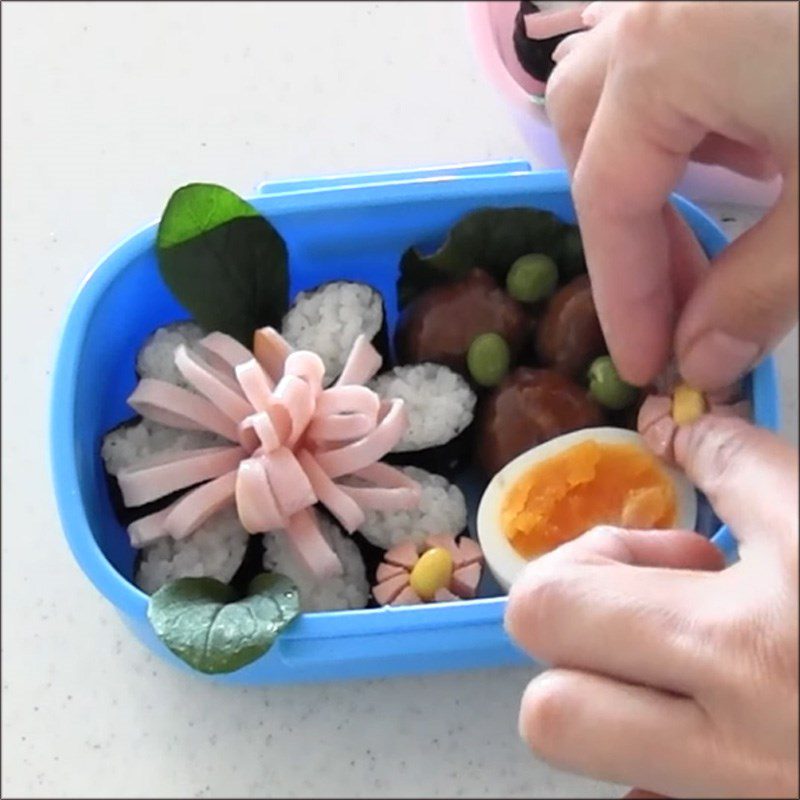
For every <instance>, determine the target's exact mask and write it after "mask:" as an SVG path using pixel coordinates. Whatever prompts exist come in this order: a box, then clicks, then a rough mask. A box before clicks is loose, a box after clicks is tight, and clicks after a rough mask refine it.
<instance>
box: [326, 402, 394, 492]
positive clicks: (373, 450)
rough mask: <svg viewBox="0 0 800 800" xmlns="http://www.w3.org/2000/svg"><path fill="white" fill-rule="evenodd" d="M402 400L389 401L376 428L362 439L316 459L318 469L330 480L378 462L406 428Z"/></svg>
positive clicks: (329, 451)
mask: <svg viewBox="0 0 800 800" xmlns="http://www.w3.org/2000/svg"><path fill="white" fill-rule="evenodd" d="M407 422H408V420H407V416H406V411H405V407H404V404H403V401H402V400H392V401H391V402H390V403H389V404H388V406H387V407H386V413H385V414H384V416H383V418H382V419H380V421H379V422H378V425H377V427H376V428H374V429H373V430H372V431H371V432H370V433H368V434H367V435H366V436H365V437H364V438H363V439H359V440H358V441H357V442H353V443H352V444H348V445H345V446H344V447H340V448H338V449H334V450H328V451H327V452H324V453H320V454H319V455H318V456H317V461H318V462H319V465H320V466H321V467H322V468H323V469H324V470H325V472H327V473H328V475H330V477H331V478H339V477H341V476H342V475H349V474H352V473H354V472H358V471H359V470H362V469H364V468H365V467H368V466H370V465H371V464H374V463H375V462H376V461H380V459H382V458H383V457H384V456H385V455H386V454H387V453H388V452H389V451H390V450H391V449H392V448H393V447H394V446H395V445H396V444H397V443H398V442H399V441H400V439H401V438H402V436H403V432H404V431H405V429H406V425H407Z"/></svg>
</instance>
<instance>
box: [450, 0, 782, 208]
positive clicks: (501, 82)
mask: <svg viewBox="0 0 800 800" xmlns="http://www.w3.org/2000/svg"><path fill="white" fill-rule="evenodd" d="M465 5H466V9H467V19H468V25H469V32H470V36H471V39H472V44H473V47H474V48H475V53H476V55H477V57H478V63H479V64H480V66H481V67H482V68H483V71H484V73H485V74H486V76H487V78H488V79H489V82H490V83H491V84H492V85H493V86H494V87H495V89H496V90H497V91H498V93H499V94H500V96H501V97H502V98H503V100H504V102H505V105H506V108H507V109H508V111H509V113H510V114H511V117H512V119H513V120H514V123H515V124H516V126H517V129H518V130H519V132H520V134H521V135H522V138H523V141H524V143H525V146H526V148H527V151H528V155H529V157H530V160H531V162H532V163H533V165H534V166H535V167H538V168H542V169H563V168H564V160H563V158H562V157H561V152H560V150H559V147H558V141H557V139H556V136H555V134H554V132H553V129H552V127H551V126H550V123H549V121H548V119H547V115H546V114H545V110H544V106H543V105H542V104H541V102H537V101H536V100H535V99H533V95H534V94H538V93H540V92H541V84H540V83H539V82H538V81H536V80H534V79H533V78H531V77H530V76H529V75H528V74H527V73H526V72H525V71H524V70H523V69H522V67H521V66H520V64H519V62H518V60H517V57H516V54H515V53H514V44H513V40H512V34H513V30H514V17H515V15H516V13H517V9H518V8H519V3H517V2H516V0H511V1H510V2H509V1H508V0H491V1H490V2H467V3H466V4H465ZM576 5H580V3H576ZM780 185H781V182H780V179H779V178H776V179H775V180H773V181H769V182H763V181H755V180H752V179H750V178H744V177H742V176H740V175H737V174H736V173H734V172H731V171H730V170H727V169H723V168H722V167H712V166H707V165H704V164H690V165H689V168H688V169H687V171H686V174H685V175H684V178H683V180H682V181H681V183H680V184H679V185H678V187H677V191H678V192H680V193H681V194H684V195H686V196H688V197H690V198H692V199H693V200H696V201H699V202H709V203H714V202H725V203H741V204H743V205H754V206H761V207H766V206H770V205H772V204H773V203H774V202H775V200H776V199H777V197H778V193H779V191H780Z"/></svg>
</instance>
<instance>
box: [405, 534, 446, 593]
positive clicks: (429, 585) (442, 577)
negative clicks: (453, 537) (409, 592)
mask: <svg viewBox="0 0 800 800" xmlns="http://www.w3.org/2000/svg"><path fill="white" fill-rule="evenodd" d="M452 577H453V557H452V556H451V555H450V553H448V552H447V550H445V549H444V548H443V547H432V548H431V549H430V550H426V551H425V552H424V553H423V554H422V555H421V556H420V557H419V561H417V563H416V564H414V569H412V570H411V588H412V589H413V590H414V591H415V592H416V593H417V594H418V595H419V596H420V597H421V598H422V599H423V600H425V601H428V602H429V601H431V600H433V597H434V595H435V594H436V592H437V591H438V590H439V589H446V588H447V587H448V586H449V585H450V579H451V578H452Z"/></svg>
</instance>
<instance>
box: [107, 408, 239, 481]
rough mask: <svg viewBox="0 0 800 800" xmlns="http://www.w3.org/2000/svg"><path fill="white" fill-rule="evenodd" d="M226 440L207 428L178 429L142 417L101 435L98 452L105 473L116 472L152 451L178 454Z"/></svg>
mask: <svg viewBox="0 0 800 800" xmlns="http://www.w3.org/2000/svg"><path fill="white" fill-rule="evenodd" d="M226 443H227V444H230V442H227V440H226V439H223V438H222V437H221V436H217V434H216V433H211V432H210V431H180V430H177V429H176V428H169V427H167V426H166V425H161V424H160V423H158V422H152V421H150V420H148V419H143V420H140V421H139V422H137V423H136V424H135V425H123V426H121V427H119V428H114V430H112V431H109V432H108V433H107V434H106V435H105V436H104V437H103V446H102V449H101V451H100V452H101V455H102V457H103V461H104V462H105V467H106V472H108V473H109V474H110V475H116V474H117V473H118V472H119V471H120V470H121V469H123V468H124V467H129V466H131V465H132V464H135V463H136V462H138V461H141V459H143V458H146V457H147V456H151V455H153V454H155V453H182V452H184V451H186V450H195V449H197V448H198V447H214V446H217V445H221V444H226Z"/></svg>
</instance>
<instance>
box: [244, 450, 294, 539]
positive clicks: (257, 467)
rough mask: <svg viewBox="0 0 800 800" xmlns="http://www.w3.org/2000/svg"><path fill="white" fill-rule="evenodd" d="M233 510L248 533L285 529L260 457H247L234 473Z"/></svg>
mask: <svg viewBox="0 0 800 800" xmlns="http://www.w3.org/2000/svg"><path fill="white" fill-rule="evenodd" d="M235 491H236V510H237V512H238V514H239V521H240V522H241V523H242V527H243V528H244V529H245V530H246V531H247V532H248V533H267V532H268V531H274V530H278V529H280V528H284V527H286V521H285V519H284V518H283V516H282V515H281V513H280V511H279V510H278V505H277V503H276V502H275V497H274V495H273V493H272V488H271V487H270V485H269V481H268V480H267V472H266V470H265V469H264V464H263V462H262V460H261V459H260V458H248V459H246V460H245V461H242V463H241V464H239V469H238V470H237V472H236V490H235Z"/></svg>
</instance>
